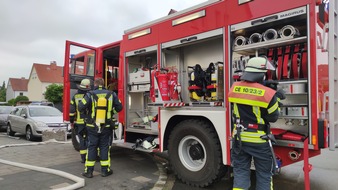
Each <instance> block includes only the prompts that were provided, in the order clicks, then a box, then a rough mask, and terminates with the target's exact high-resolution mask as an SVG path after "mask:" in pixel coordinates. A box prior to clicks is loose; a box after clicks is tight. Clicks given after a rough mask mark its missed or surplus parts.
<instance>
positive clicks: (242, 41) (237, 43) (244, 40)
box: [234, 36, 248, 47]
mask: <svg viewBox="0 0 338 190" xmlns="http://www.w3.org/2000/svg"><path fill="white" fill-rule="evenodd" d="M247 41H248V39H247V38H245V37H244V36H237V37H236V38H235V41H234V45H235V47H236V46H244V45H246V43H247Z"/></svg>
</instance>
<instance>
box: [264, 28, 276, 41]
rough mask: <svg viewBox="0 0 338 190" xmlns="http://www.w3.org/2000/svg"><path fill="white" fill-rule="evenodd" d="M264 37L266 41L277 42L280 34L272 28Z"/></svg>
mask: <svg viewBox="0 0 338 190" xmlns="http://www.w3.org/2000/svg"><path fill="white" fill-rule="evenodd" d="M262 36H263V39H264V41H269V40H275V39H277V38H278V32H277V30H275V29H273V28H270V29H267V30H266V31H265V32H264V33H263V34H262Z"/></svg>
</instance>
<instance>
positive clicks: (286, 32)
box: [278, 25, 299, 38]
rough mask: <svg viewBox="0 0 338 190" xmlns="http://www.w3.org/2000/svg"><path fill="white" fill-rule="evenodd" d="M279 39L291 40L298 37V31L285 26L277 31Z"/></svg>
mask: <svg viewBox="0 0 338 190" xmlns="http://www.w3.org/2000/svg"><path fill="white" fill-rule="evenodd" d="M278 33H279V35H280V37H281V38H292V37H294V36H299V30H298V29H297V28H295V27H294V26H292V25H286V26H284V27H283V28H282V29H280V30H279V31H278Z"/></svg>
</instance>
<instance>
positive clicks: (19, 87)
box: [9, 78, 28, 91]
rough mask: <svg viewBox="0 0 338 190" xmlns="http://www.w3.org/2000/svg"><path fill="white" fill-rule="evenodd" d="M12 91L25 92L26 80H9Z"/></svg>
mask: <svg viewBox="0 0 338 190" xmlns="http://www.w3.org/2000/svg"><path fill="white" fill-rule="evenodd" d="M9 82H10V84H11V85H12V89H13V91H27V90H28V88H27V87H28V79H25V78H19V79H18V78H9Z"/></svg>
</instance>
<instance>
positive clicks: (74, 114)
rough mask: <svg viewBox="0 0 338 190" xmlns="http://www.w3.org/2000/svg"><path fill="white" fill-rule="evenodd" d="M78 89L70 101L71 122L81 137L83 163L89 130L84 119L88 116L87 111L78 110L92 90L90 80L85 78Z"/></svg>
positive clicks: (76, 133) (80, 146)
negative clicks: (85, 96) (80, 103)
mask: <svg viewBox="0 0 338 190" xmlns="http://www.w3.org/2000/svg"><path fill="white" fill-rule="evenodd" d="M77 87H78V91H77V93H76V94H74V96H73V98H72V100H71V102H70V112H69V117H70V123H71V125H72V126H73V128H74V132H75V135H77V136H78V137H79V141H80V142H79V148H80V156H81V163H85V161H86V155H87V130H86V124H85V121H84V119H85V118H86V117H87V115H85V114H86V113H82V114H81V113H80V112H79V110H78V105H79V101H81V100H82V98H83V97H84V95H85V94H86V93H87V91H89V90H90V80H89V79H83V80H82V81H81V83H80V85H78V86H77Z"/></svg>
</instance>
